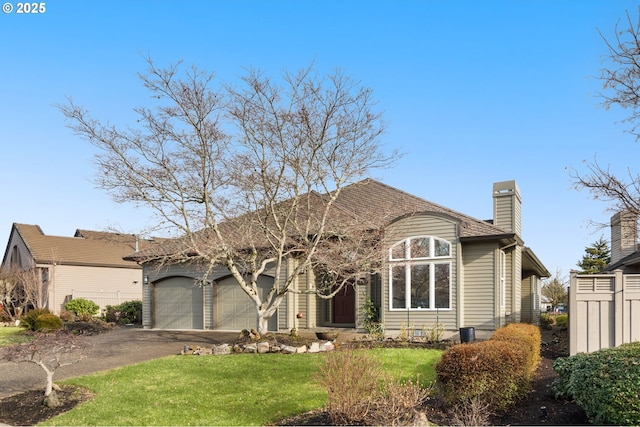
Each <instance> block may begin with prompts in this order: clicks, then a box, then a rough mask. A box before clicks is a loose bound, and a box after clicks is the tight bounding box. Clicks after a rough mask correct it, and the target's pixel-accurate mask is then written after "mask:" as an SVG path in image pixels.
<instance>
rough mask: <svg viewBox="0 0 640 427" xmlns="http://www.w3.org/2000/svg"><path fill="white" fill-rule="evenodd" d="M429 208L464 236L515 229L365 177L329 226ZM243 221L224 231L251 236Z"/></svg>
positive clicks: (174, 247)
mask: <svg viewBox="0 0 640 427" xmlns="http://www.w3.org/2000/svg"><path fill="white" fill-rule="evenodd" d="M311 196H313V197H311V198H310V199H309V203H310V208H311V209H313V208H314V207H316V208H318V209H320V208H321V205H324V203H325V201H326V197H327V195H321V194H318V193H311ZM323 200H324V201H323ZM288 203H289V201H284V202H282V204H283V205H287V204H288ZM427 212H431V213H436V214H441V215H446V216H448V217H450V218H452V219H453V220H455V221H457V222H458V223H459V225H460V237H461V238H496V239H497V238H504V237H507V236H509V237H513V233H510V232H508V231H506V230H504V229H502V228H500V227H498V226H495V225H493V224H492V223H490V222H487V221H482V220H479V219H476V218H473V217H470V216H468V215H465V214H462V213H460V212H456V211H454V210H452V209H448V208H445V207H443V206H441V205H438V204H435V203H432V202H429V201H427V200H424V199H421V198H419V197H416V196H414V195H412V194H409V193H406V192H404V191H402V190H399V189H397V188H394V187H391V186H389V185H386V184H383V183H381V182H379V181H376V180H374V179H365V180H363V181H359V182H357V183H355V184H351V185H349V186H346V187H344V188H342V189H341V192H340V195H339V196H338V198H337V200H336V202H335V205H334V208H333V209H332V213H331V215H330V218H329V222H328V227H329V228H332V225H336V224H339V223H340V222H344V221H348V222H353V221H360V223H361V224H362V226H363V227H365V228H368V229H384V228H385V227H386V226H388V225H389V224H390V223H391V222H393V221H395V220H397V219H398V218H400V217H403V216H410V215H417V214H421V213H427ZM305 214H306V211H304V210H302V211H301V215H305ZM248 215H251V214H248ZM241 222H242V221H240V220H237V221H236V220H230V221H226V222H223V223H221V224H220V227H221V229H222V230H223V232H225V235H227V236H236V238H235V240H236V242H239V241H240V240H242V239H247V237H248V236H247V233H246V230H245V232H244V233H243V232H242V231H241V229H242V225H240V224H241ZM234 224H235V225H234ZM225 229H226V231H225ZM201 233H202V232H201ZM228 233H231V234H228ZM203 236H204V235H203ZM256 238H257V239H261V237H260V236H254V239H256ZM203 241H206V238H203ZM253 243H254V244H256V245H258V246H259V245H260V243H259V242H256V241H253ZM185 249H186V250H187V251H188V249H187V248H186V247H184V246H183V245H181V244H180V239H176V240H174V241H172V242H171V243H168V242H167V243H166V244H164V245H158V246H154V247H153V248H150V249H148V250H140V251H139V252H137V253H136V254H134V255H131V256H129V257H128V259H136V260H143V259H145V258H147V259H149V258H155V257H156V256H162V255H163V254H165V255H167V254H172V253H177V251H182V250H185Z"/></svg>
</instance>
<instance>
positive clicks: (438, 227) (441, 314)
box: [381, 214, 458, 330]
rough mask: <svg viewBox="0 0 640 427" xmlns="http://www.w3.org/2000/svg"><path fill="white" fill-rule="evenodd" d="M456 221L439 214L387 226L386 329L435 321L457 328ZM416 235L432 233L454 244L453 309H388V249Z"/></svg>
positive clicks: (426, 324)
mask: <svg viewBox="0 0 640 427" xmlns="http://www.w3.org/2000/svg"><path fill="white" fill-rule="evenodd" d="M457 228H458V227H457V224H456V223H455V222H453V221H452V220H450V219H447V218H443V217H441V216H438V215H429V214H425V215H418V216H415V217H410V218H406V219H403V220H400V221H398V222H395V223H393V224H391V225H390V226H389V227H387V230H386V235H385V251H384V254H383V257H384V259H385V263H384V267H383V269H382V277H381V278H382V295H383V301H382V312H383V320H382V322H383V323H384V326H385V328H386V329H387V330H399V329H400V328H401V327H402V326H403V325H406V324H407V323H408V324H413V325H414V326H415V327H416V328H418V329H420V328H421V327H422V326H426V327H430V326H432V325H433V324H434V323H435V322H436V321H439V322H441V323H444V326H445V328H446V329H449V330H452V329H456V328H457V320H456V301H457V299H458V285H457V284H458V277H457V272H458V268H457V265H456V264H457V256H458V254H457V248H458V232H457ZM413 236H433V237H438V238H440V239H444V240H447V241H448V242H449V243H451V251H452V252H451V308H450V309H446V310H445V309H440V310H437V311H436V310H424V311H418V310H416V311H407V310H399V311H395V310H394V311H392V310H390V309H389V264H388V262H387V261H388V259H389V252H388V248H389V247H390V246H392V245H393V244H394V243H396V242H398V241H399V240H402V239H406V238H407V237H413Z"/></svg>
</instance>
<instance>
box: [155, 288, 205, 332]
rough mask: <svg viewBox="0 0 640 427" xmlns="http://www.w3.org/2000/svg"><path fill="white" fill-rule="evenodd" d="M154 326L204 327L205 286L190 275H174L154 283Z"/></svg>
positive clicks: (168, 327) (177, 327)
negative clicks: (195, 281) (201, 285)
mask: <svg viewBox="0 0 640 427" xmlns="http://www.w3.org/2000/svg"><path fill="white" fill-rule="evenodd" d="M153 304H154V308H153V314H154V316H153V319H154V325H153V327H154V328H158V329H203V327H204V325H203V288H201V287H199V286H197V285H196V284H195V283H194V281H193V279H191V278H188V277H172V278H169V279H166V280H163V281H161V282H158V283H156V284H155V285H154V299H153Z"/></svg>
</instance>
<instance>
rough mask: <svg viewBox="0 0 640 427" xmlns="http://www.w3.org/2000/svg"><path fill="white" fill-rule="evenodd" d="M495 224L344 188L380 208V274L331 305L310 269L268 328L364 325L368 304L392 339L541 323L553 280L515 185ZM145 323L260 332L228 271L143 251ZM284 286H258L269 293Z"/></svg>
mask: <svg viewBox="0 0 640 427" xmlns="http://www.w3.org/2000/svg"><path fill="white" fill-rule="evenodd" d="M492 202H493V211H494V218H493V219H492V220H488V221H484V220H479V219H475V218H473V217H471V216H468V215H465V214H462V213H459V212H456V211H454V210H451V209H448V208H446V207H443V206H440V205H437V204H435V203H432V202H429V201H427V200H424V199H421V198H419V197H416V196H413V195H411V194H408V193H406V192H404V191H402V190H399V189H396V188H393V187H390V186H388V185H385V184H383V183H381V182H378V181H375V180H372V179H366V180H364V181H361V182H358V183H355V184H352V185H350V186H347V187H344V188H343V189H342V191H341V193H340V195H339V197H338V199H337V200H336V205H337V206H338V207H339V208H340V209H341V211H342V212H344V211H348V212H350V213H351V214H352V215H355V216H356V217H358V216H359V215H364V214H365V213H370V212H377V213H379V215H376V218H377V224H375V225H376V227H378V228H379V229H380V230H382V231H383V236H384V237H383V246H384V250H383V255H382V257H383V259H382V260H381V262H382V265H383V267H382V269H381V272H380V273H379V274H377V275H374V276H372V277H369V278H368V280H367V281H365V282H364V283H362V284H358V285H356V286H355V289H354V287H352V286H347V287H345V288H344V289H343V290H342V291H341V292H340V293H339V294H338V295H336V296H335V297H334V298H332V299H330V300H325V299H320V298H318V297H317V296H316V295H314V294H313V292H305V291H309V290H311V291H312V290H313V289H315V285H316V284H315V275H314V272H313V271H304V272H301V274H299V275H298V276H297V277H296V278H295V283H294V286H293V287H294V289H295V290H297V291H299V292H289V293H288V294H287V296H286V298H285V299H284V301H283V302H282V303H281V305H280V307H279V309H278V311H277V313H276V314H275V315H274V316H273V317H272V318H271V319H270V324H269V329H270V330H273V331H289V330H290V329H292V328H296V329H316V328H325V327H331V328H360V327H361V326H362V319H363V311H362V307H363V304H364V302H365V301H367V300H369V299H370V300H371V301H372V302H373V303H374V304H375V305H376V306H377V308H378V310H379V313H380V321H381V322H382V323H383V324H384V326H385V329H386V331H387V332H388V333H389V334H393V333H394V332H396V333H397V332H399V331H400V330H401V329H402V328H406V327H409V326H413V327H415V328H420V327H421V326H423V325H425V326H427V327H428V326H429V325H433V324H434V323H435V322H441V323H443V324H444V325H445V328H446V329H447V330H449V331H457V330H458V328H461V327H474V328H476V329H478V330H486V331H492V330H495V329H496V328H499V327H501V326H503V325H504V324H506V323H509V322H532V323H537V322H538V319H539V313H540V288H541V280H540V279H541V278H543V277H549V276H550V274H549V272H548V270H547V269H546V268H545V266H544V265H543V264H542V263H541V262H540V260H539V259H538V258H537V257H536V255H535V254H534V252H533V251H532V250H531V249H530V248H528V247H526V246H524V242H523V240H522V221H521V210H522V199H521V195H520V190H519V188H518V186H517V184H516V182H515V181H505V182H498V183H495V184H494V185H493V194H492ZM128 259H137V260H138V261H140V262H141V263H142V264H143V267H144V279H143V326H144V327H146V328H159V329H216V330H241V329H245V328H254V327H255V326H256V309H255V307H254V305H253V302H252V301H251V300H250V299H249V298H248V297H247V296H246V295H245V294H244V292H243V291H242V289H241V288H240V287H239V286H238V285H237V284H236V283H235V281H234V279H233V278H232V277H231V276H230V275H229V272H228V270H226V268H224V267H222V266H221V267H220V268H219V269H217V270H216V271H214V272H213V273H212V274H209V276H208V278H209V279H210V280H211V281H210V282H208V283H206V284H204V285H202V283H201V286H195V285H194V282H197V281H198V280H199V278H201V276H202V271H201V270H199V268H198V267H197V266H196V265H191V264H189V263H181V264H179V265H172V266H168V267H165V268H163V269H158V268H156V266H155V265H154V264H153V262H148V261H145V257H144V256H143V254H138V255H135V254H134V255H132V256H131V257H128ZM277 280H282V279H281V278H280V279H279V278H274V277H270V276H267V275H264V276H262V277H261V281H260V282H259V285H260V289H261V291H262V292H266V291H267V290H268V289H269V288H270V287H271V286H272V285H273V284H274V283H276V281H277Z"/></svg>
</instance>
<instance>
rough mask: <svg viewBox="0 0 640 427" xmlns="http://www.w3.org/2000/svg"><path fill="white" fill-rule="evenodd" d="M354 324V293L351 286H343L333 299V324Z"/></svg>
mask: <svg viewBox="0 0 640 427" xmlns="http://www.w3.org/2000/svg"><path fill="white" fill-rule="evenodd" d="M355 322H356V292H355V290H354V289H353V286H351V285H345V286H344V287H343V288H342V289H340V292H338V293H337V294H336V296H334V297H333V323H355Z"/></svg>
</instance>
